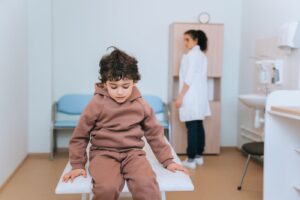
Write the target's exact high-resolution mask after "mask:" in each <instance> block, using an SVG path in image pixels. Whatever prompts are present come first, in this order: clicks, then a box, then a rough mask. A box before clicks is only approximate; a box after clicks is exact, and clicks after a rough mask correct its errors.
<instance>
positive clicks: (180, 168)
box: [167, 163, 190, 176]
mask: <svg viewBox="0 0 300 200" xmlns="http://www.w3.org/2000/svg"><path fill="white" fill-rule="evenodd" d="M167 169H168V170H170V171H172V172H176V171H182V172H184V173H186V174H187V175H189V176H190V172H189V170H187V168H185V167H184V166H182V165H179V164H177V163H171V164H169V165H168V166H167Z"/></svg>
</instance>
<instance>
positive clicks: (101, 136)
mask: <svg viewBox="0 0 300 200" xmlns="http://www.w3.org/2000/svg"><path fill="white" fill-rule="evenodd" d="M99 65H100V71H99V72H100V76H101V78H100V81H101V82H100V83H96V85H95V92H94V96H93V98H92V100H91V101H90V102H89V103H88V105H87V107H86V108H85V109H84V111H83V113H82V114H81V116H80V119H79V122H78V125H77V126H76V128H75V130H74V132H73V135H72V138H71V140H70V145H69V159H70V163H71V166H72V170H71V171H70V172H69V173H67V174H65V175H64V177H63V181H65V182H68V180H71V181H73V180H74V178H76V177H77V176H81V175H82V176H84V177H86V171H85V164H86V162H87V155H86V147H87V145H88V143H89V141H90V142H91V144H92V145H91V147H90V151H89V152H90V153H89V161H90V165H89V172H90V174H91V176H92V182H93V189H92V191H93V193H94V198H93V199H94V200H116V199H118V197H119V194H120V192H121V191H122V189H123V186H124V183H125V180H126V181H127V184H128V188H129V190H130V192H131V193H132V196H133V199H134V200H159V199H160V192H159V187H158V183H157V181H156V175H155V173H154V172H153V170H152V168H151V165H150V164H149V162H148V160H147V159H146V157H145V152H144V151H143V147H144V142H143V140H142V137H143V136H145V138H146V140H147V141H148V143H149V145H150V147H151V149H152V150H153V152H154V154H155V156H156V158H157V159H158V161H159V162H160V163H161V164H162V165H163V166H164V167H165V168H167V169H168V170H170V171H173V172H175V171H176V170H179V171H183V172H185V173H187V174H188V171H187V169H186V168H184V167H183V166H181V165H179V164H177V163H175V162H174V161H173V157H172V154H171V149H170V147H169V145H168V144H167V143H166V141H165V138H164V135H163V127H162V126H160V125H159V123H158V122H157V120H156V118H155V113H154V112H153V110H152V108H151V107H150V106H149V105H148V103H147V102H146V101H145V100H144V99H143V97H142V96H141V94H140V92H139V90H138V88H137V87H136V86H135V83H136V82H137V81H139V80H140V74H139V72H138V66H137V60H136V59H135V58H133V57H131V56H129V55H127V54H126V53H125V52H123V51H121V50H119V49H117V48H114V50H113V51H112V52H111V53H110V54H108V55H105V56H103V57H102V59H101V60H100V64H99Z"/></svg>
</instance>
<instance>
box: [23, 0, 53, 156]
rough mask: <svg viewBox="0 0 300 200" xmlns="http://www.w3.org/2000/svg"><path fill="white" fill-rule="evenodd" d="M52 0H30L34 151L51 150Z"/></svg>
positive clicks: (30, 135) (31, 145)
mask: <svg viewBox="0 0 300 200" xmlns="http://www.w3.org/2000/svg"><path fill="white" fill-rule="evenodd" d="M51 12H52V5H51V0H44V1H40V0H28V64H29V83H28V84H29V90H28V92H29V99H28V108H29V115H28V123H29V127H28V146H29V149H28V150H29V152H30V153H44V152H50V141H51V129H50V125H51V104H52V88H53V87H52V13H51Z"/></svg>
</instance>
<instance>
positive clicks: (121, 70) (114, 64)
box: [99, 47, 141, 83]
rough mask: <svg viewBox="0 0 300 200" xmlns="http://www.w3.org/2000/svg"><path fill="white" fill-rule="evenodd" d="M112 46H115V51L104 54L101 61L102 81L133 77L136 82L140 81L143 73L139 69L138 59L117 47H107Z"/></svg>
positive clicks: (100, 78) (100, 77) (100, 72)
mask: <svg viewBox="0 0 300 200" xmlns="http://www.w3.org/2000/svg"><path fill="white" fill-rule="evenodd" d="M110 48H113V51H112V52H111V53H109V54H107V55H104V56H103V57H102V58H101V60H100V62H99V67H100V70H99V74H100V76H99V80H100V81H101V83H105V82H106V81H119V80H121V79H124V78H127V79H131V80H133V82H134V83H136V82H137V81H139V80H140V79H141V75H140V74H139V70H138V65H137V63H138V61H137V60H136V59H135V58H134V57H132V56H129V55H128V54H126V53H125V52H124V51H121V50H120V49H118V48H116V47H108V48H107V49H110Z"/></svg>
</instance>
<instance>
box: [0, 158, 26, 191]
mask: <svg viewBox="0 0 300 200" xmlns="http://www.w3.org/2000/svg"><path fill="white" fill-rule="evenodd" d="M28 157H29V156H28V154H27V155H26V156H25V157H24V158H23V160H22V161H21V162H20V163H19V164H18V165H17V167H16V169H15V170H14V171H13V172H12V173H11V174H10V175H9V176H8V178H7V179H6V180H5V181H4V183H3V184H2V185H0V192H1V191H2V190H3V188H4V187H5V186H6V185H7V184H8V182H9V181H10V180H11V179H12V177H13V176H14V175H15V174H16V173H17V172H18V171H19V169H20V168H21V166H22V165H23V164H24V162H25V161H26V160H27V159H28Z"/></svg>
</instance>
